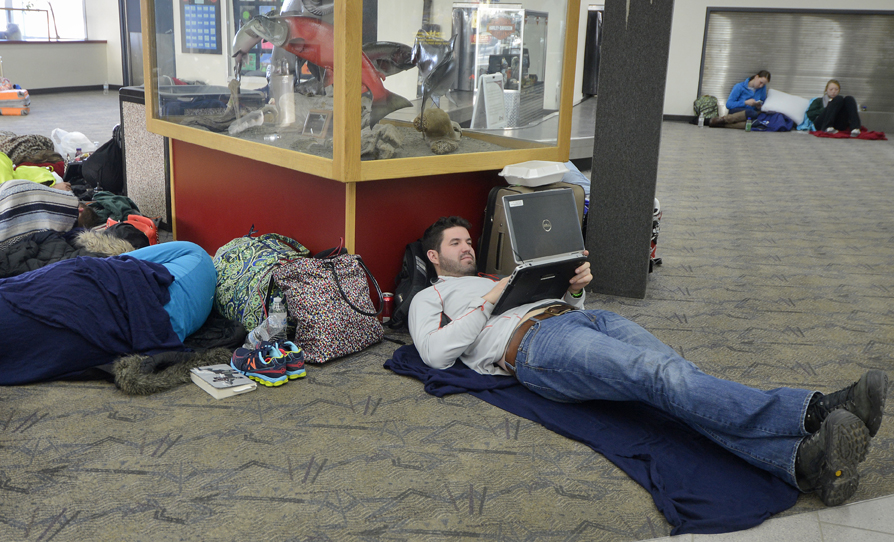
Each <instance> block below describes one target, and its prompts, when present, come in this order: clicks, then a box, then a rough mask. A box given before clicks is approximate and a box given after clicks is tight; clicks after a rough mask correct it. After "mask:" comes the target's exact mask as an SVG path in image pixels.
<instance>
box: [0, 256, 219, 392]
mask: <svg viewBox="0 0 894 542" xmlns="http://www.w3.org/2000/svg"><path fill="white" fill-rule="evenodd" d="M216 284H217V274H216V272H215V270H214V265H213V263H212V261H211V257H210V256H209V255H208V254H207V253H206V252H205V251H204V249H202V248H201V247H199V246H198V245H196V244H194V243H189V242H185V241H174V242H171V243H162V244H158V245H153V246H149V247H146V248H141V249H138V250H135V251H133V252H129V253H127V254H124V255H120V256H111V257H108V258H72V259H66V260H62V261H60V262H57V263H54V264H50V265H47V266H45V267H42V268H40V269H37V270H35V271H30V272H28V273H24V274H22V275H18V276H16V277H12V278H7V279H0V326H2V329H3V330H4V333H3V334H2V335H0V385H14V384H27V383H32V382H39V381H42V380H48V379H53V378H58V377H62V376H65V375H68V374H72V373H77V372H80V371H83V370H84V369H88V368H91V367H98V366H100V365H105V364H108V363H111V362H113V361H115V360H116V359H117V358H119V357H121V356H124V355H129V354H142V355H147V356H149V355H155V354H158V353H162V352H183V351H187V350H188V349H187V348H186V347H185V346H184V345H183V340H184V339H185V338H186V337H187V336H188V335H190V334H192V333H193V332H195V331H196V330H198V329H199V328H200V327H201V326H202V324H203V323H204V322H205V320H206V319H207V318H208V315H209V314H210V312H211V305H212V301H213V298H214V289H215V286H216Z"/></svg>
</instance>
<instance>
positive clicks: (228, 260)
mask: <svg viewBox="0 0 894 542" xmlns="http://www.w3.org/2000/svg"><path fill="white" fill-rule="evenodd" d="M252 234H254V227H252V230H251V231H250V232H249V234H248V235H246V236H245V237H237V238H236V239H233V240H232V241H230V242H229V243H227V244H225V245H224V246H222V247H220V248H219V249H218V250H217V252H215V254H214V269H215V270H216V271H217V288H216V290H215V292H214V308H215V309H216V310H217V312H219V313H220V314H221V315H223V316H225V317H226V318H229V319H230V320H237V321H239V322H241V323H242V325H243V326H245V329H246V330H251V329H254V328H255V327H257V326H258V324H260V323H261V322H263V321H264V318H265V315H264V307H265V305H266V303H267V299H268V298H270V297H281V298H283V299H285V296H284V295H283V293H282V291H281V290H280V289H279V287H278V286H276V284H275V283H274V282H273V280H272V278H273V277H272V272H273V269H274V268H276V267H277V266H278V265H279V264H280V263H282V262H286V261H289V260H294V259H295V258H304V257H307V256H308V255H310V251H309V250H307V248H305V247H304V245H302V244H301V243H299V242H298V241H296V240H294V239H292V238H290V237H286V236H285V235H280V234H278V233H265V234H262V235H258V236H257V237H252Z"/></svg>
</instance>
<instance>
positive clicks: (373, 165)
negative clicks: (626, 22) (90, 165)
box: [143, 0, 580, 182]
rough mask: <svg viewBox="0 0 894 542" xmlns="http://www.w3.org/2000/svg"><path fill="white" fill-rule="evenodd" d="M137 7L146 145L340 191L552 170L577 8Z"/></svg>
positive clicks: (199, 0)
mask: <svg viewBox="0 0 894 542" xmlns="http://www.w3.org/2000/svg"><path fill="white" fill-rule="evenodd" d="M143 3H144V11H143V12H144V13H150V14H155V15H154V16H151V17H144V29H143V33H144V43H146V44H147V47H146V48H145V51H144V56H145V62H144V65H145V71H146V76H145V80H146V97H147V100H146V103H147V105H146V107H147V127H148V129H149V130H150V131H152V132H155V133H159V134H161V135H164V136H167V137H171V138H173V139H177V140H182V141H186V142H189V143H193V144H198V145H202V146H205V147H209V148H212V149H217V150H222V151H225V152H228V153H232V154H238V155H240V156H245V157H248V158H252V159H255V160H261V161H264V162H267V163H271V164H275V165H280V166H283V167H288V168H291V169H296V170H300V171H304V172H307V173H311V174H313V175H318V176H321V177H326V178H329V179H335V180H339V181H343V182H356V181H365V180H375V179H386V178H398V177H407V176H413V175H427V174H434V173H455V172H462V171H476V170H484V169H499V168H502V167H503V166H505V165H507V164H511V163H517V162H522V161H527V160H559V161H564V160H567V157H568V146H569V142H568V139H569V132H570V127H571V120H570V114H571V106H572V104H571V100H572V88H571V84H572V82H573V80H574V69H573V67H574V66H573V65H574V60H575V47H576V42H577V35H576V30H577V27H578V24H577V22H578V21H577V18H578V12H579V10H580V1H579V0H523V1H519V2H513V3H511V4H478V3H471V2H462V3H460V2H453V1H452V0H366V1H364V0H343V1H338V2H336V1H334V0H177V5H174V0H143ZM549 21H559V22H560V24H555V23H554V24H553V28H552V32H549V31H548V22H549ZM562 22H564V24H561V23H562ZM556 112H559V115H556ZM495 119H502V121H500V122H498V121H497V120H495ZM544 119H553V122H552V123H551V124H549V125H548V126H547V125H546V124H543V121H544ZM556 119H557V120H556ZM527 127H536V130H532V131H530V132H526V128H527ZM544 134H546V135H545V136H544ZM395 166H399V167H395Z"/></svg>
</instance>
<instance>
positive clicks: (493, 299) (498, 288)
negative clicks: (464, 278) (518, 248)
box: [482, 262, 589, 305]
mask: <svg viewBox="0 0 894 542" xmlns="http://www.w3.org/2000/svg"><path fill="white" fill-rule="evenodd" d="M587 265H589V262H588V263H587ZM507 284H509V277H503V278H502V279H500V281H499V282H497V283H496V284H495V285H494V287H493V288H491V290H490V291H489V292H487V293H486V294H484V296H482V297H484V300H485V301H489V302H490V303H491V304H494V305H495V304H496V303H497V300H498V299H500V294H502V293H503V290H505V289H506V285H507Z"/></svg>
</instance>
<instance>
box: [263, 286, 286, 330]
mask: <svg viewBox="0 0 894 542" xmlns="http://www.w3.org/2000/svg"><path fill="white" fill-rule="evenodd" d="M267 321H268V322H270V340H271V341H284V340H286V307H285V305H284V304H283V302H282V299H281V298H278V297H274V298H273V303H272V304H271V305H270V316H269V317H268V318H267Z"/></svg>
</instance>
